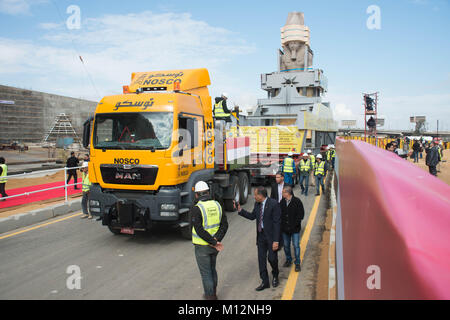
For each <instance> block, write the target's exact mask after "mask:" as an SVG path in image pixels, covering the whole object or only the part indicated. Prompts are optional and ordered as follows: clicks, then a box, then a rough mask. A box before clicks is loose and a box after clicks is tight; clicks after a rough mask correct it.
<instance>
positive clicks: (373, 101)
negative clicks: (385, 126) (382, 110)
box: [363, 92, 378, 140]
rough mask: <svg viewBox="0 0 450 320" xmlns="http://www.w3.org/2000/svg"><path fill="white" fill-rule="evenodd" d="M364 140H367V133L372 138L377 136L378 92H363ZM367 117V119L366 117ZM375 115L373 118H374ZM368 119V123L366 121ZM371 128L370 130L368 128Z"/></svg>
mask: <svg viewBox="0 0 450 320" xmlns="http://www.w3.org/2000/svg"><path fill="white" fill-rule="evenodd" d="M363 98H364V140H367V135H368V134H369V136H372V137H374V138H376V137H377V119H378V117H377V115H378V92H375V93H364V94H363ZM367 117H369V119H367ZM374 117H375V118H374ZM368 121H370V125H369V124H368V123H367V122H368ZM371 127H372V128H373V129H372V130H370V132H367V131H368V129H370V128H371Z"/></svg>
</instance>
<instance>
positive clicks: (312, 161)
mask: <svg viewBox="0 0 450 320" xmlns="http://www.w3.org/2000/svg"><path fill="white" fill-rule="evenodd" d="M309 157H310V158H311V159H310V160H311V164H312V166H313V167H314V166H315V164H316V157H315V156H314V155H310V156H309Z"/></svg>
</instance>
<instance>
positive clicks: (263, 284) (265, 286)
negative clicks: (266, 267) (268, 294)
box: [255, 282, 270, 291]
mask: <svg viewBox="0 0 450 320" xmlns="http://www.w3.org/2000/svg"><path fill="white" fill-rule="evenodd" d="M267 288H270V285H269V284H268V283H264V282H263V283H261V285H260V286H259V287H258V288H256V289H255V290H256V291H262V290H264V289H267Z"/></svg>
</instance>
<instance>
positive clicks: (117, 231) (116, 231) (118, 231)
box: [108, 226, 120, 234]
mask: <svg viewBox="0 0 450 320" xmlns="http://www.w3.org/2000/svg"><path fill="white" fill-rule="evenodd" d="M108 229H109V231H111V232H112V233H114V234H120V229H114V228H113V227H111V226H108Z"/></svg>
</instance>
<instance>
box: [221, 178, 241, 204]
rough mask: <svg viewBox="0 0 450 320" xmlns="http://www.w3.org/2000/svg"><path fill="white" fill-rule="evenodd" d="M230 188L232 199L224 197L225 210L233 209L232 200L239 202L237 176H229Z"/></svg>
mask: <svg viewBox="0 0 450 320" xmlns="http://www.w3.org/2000/svg"><path fill="white" fill-rule="evenodd" d="M231 190H233V199H225V200H224V202H225V210H226V211H229V212H233V211H234V204H233V201H236V203H238V202H240V191H239V178H238V177H237V176H232V177H231Z"/></svg>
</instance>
